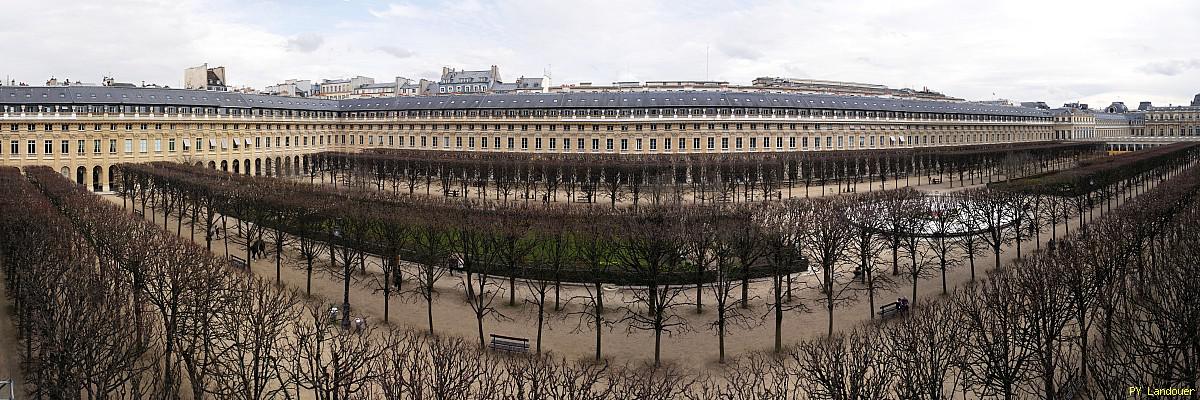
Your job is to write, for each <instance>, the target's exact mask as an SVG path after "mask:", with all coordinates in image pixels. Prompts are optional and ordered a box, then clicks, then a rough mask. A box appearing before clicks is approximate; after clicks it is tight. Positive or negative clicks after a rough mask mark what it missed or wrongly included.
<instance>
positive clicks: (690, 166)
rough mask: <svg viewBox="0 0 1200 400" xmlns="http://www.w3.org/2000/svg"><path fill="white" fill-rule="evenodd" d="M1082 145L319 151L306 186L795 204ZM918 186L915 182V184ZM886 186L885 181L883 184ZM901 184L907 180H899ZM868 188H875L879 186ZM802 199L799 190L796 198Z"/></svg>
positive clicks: (1020, 172) (1022, 170)
mask: <svg viewBox="0 0 1200 400" xmlns="http://www.w3.org/2000/svg"><path fill="white" fill-rule="evenodd" d="M1101 149H1102V148H1101V147H1097V146H1096V145H1094V144H1082V143H1054V142H1047V143H1033V144H1016V145H1014V144H1007V145H991V146H962V147H950V148H936V149H900V150H852V151H828V152H765V153H736V154H664V155H608V154H537V155H533V156H530V155H528V154H512V153H480V152H462V151H427V150H377V151H376V152H374V153H365V154H362V153H321V154H318V155H315V156H314V158H313V160H314V161H313V168H312V169H311V173H310V174H309V175H310V179H311V180H312V181H314V182H315V180H316V178H318V177H320V178H321V181H322V182H324V181H325V180H326V178H329V179H330V180H331V181H332V182H335V183H339V184H342V185H346V186H353V187H358V188H370V189H374V190H385V189H386V190H390V191H392V192H407V193H409V194H415V193H417V191H418V190H421V189H423V190H422V191H423V192H424V193H425V194H427V195H428V194H431V193H434V192H437V193H438V194H439V195H440V196H464V197H467V196H468V195H469V194H470V193H472V192H473V193H474V195H473V196H474V197H477V198H485V197H491V198H493V199H494V200H497V201H503V202H509V201H510V200H517V201H521V202H525V203H530V202H532V203H545V204H549V203H551V202H558V201H560V199H559V196H560V194H561V195H564V196H565V197H566V198H565V199H563V200H565V201H566V202H583V203H593V202H599V201H600V198H601V197H604V198H606V199H607V202H608V203H609V204H610V206H612V207H616V205H617V204H618V203H621V202H628V203H631V204H633V205H634V206H635V207H636V206H638V205H640V204H643V203H649V204H651V205H662V204H679V203H687V202H691V203H724V202H751V201H755V200H769V199H774V198H780V197H783V196H784V193H785V192H786V197H793V194H794V193H793V190H799V189H797V188H798V187H799V186H803V190H804V197H808V195H809V190H810V188H811V187H812V186H818V187H823V186H826V185H834V186H837V187H839V188H840V189H839V191H847V192H848V191H852V190H854V187H855V184H856V183H867V184H868V185H867V187H868V188H869V189H871V190H874V189H875V188H879V189H881V190H883V189H889V188H894V187H897V186H901V185H905V186H907V185H909V184H921V183H923V181H922V179H924V183H928V181H929V180H930V179H931V178H935V177H936V178H939V179H944V180H946V181H947V182H948V183H949V184H950V185H951V187H953V186H954V185H955V180H957V181H958V182H957V183H958V184H959V185H966V184H971V183H979V182H985V181H987V182H990V181H992V179H994V178H995V177H998V176H1001V175H1003V176H1006V177H1009V178H1011V177H1017V176H1026V175H1030V174H1034V173H1038V172H1041V171H1045V170H1046V169H1049V168H1055V167H1061V166H1063V165H1065V164H1067V163H1070V162H1072V161H1078V160H1079V159H1081V158H1083V157H1089V156H1092V155H1095V154H1097V152H1098V151H1099V150H1101ZM914 178H915V179H916V180H915V181H914V180H913V179H914ZM889 180H891V182H888V181H889ZM901 181H903V182H901ZM874 182H878V185H876V184H875V183H874ZM795 195H797V196H798V193H795Z"/></svg>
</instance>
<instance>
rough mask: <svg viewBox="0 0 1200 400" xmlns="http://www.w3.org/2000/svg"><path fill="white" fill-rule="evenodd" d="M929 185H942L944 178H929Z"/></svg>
mask: <svg viewBox="0 0 1200 400" xmlns="http://www.w3.org/2000/svg"><path fill="white" fill-rule="evenodd" d="M929 183H930V184H934V185H936V184H939V183H942V178H929Z"/></svg>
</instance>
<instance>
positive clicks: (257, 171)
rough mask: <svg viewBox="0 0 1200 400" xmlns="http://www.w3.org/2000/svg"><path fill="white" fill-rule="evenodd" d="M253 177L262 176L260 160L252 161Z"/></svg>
mask: <svg viewBox="0 0 1200 400" xmlns="http://www.w3.org/2000/svg"><path fill="white" fill-rule="evenodd" d="M254 176H262V159H261V158H255V159H254Z"/></svg>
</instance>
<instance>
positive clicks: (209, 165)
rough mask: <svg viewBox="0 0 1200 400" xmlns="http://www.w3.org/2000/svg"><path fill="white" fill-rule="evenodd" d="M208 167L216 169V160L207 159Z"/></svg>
mask: <svg viewBox="0 0 1200 400" xmlns="http://www.w3.org/2000/svg"><path fill="white" fill-rule="evenodd" d="M208 169H217V162H216V161H209V162H208Z"/></svg>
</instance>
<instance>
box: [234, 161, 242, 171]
mask: <svg viewBox="0 0 1200 400" xmlns="http://www.w3.org/2000/svg"><path fill="white" fill-rule="evenodd" d="M241 166H242V162H241V161H240V160H236V159H235V160H233V173H234V174H240V173H242V169H241Z"/></svg>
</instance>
